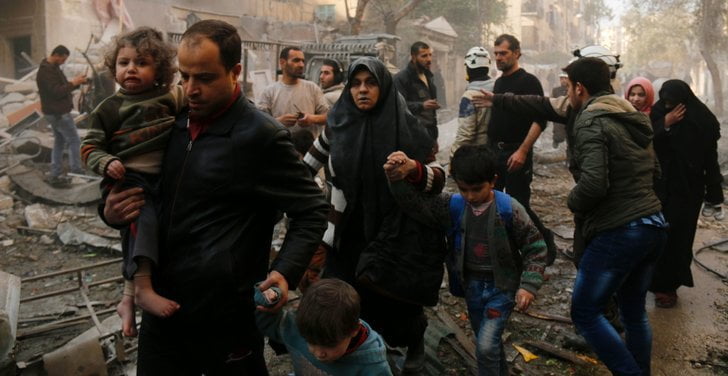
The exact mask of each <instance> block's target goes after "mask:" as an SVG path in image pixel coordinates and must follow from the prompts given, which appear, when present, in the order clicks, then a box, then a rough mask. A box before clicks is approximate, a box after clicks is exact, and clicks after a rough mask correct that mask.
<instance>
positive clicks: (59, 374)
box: [43, 337, 108, 376]
mask: <svg viewBox="0 0 728 376" xmlns="http://www.w3.org/2000/svg"><path fill="white" fill-rule="evenodd" d="M43 366H44V368H45V370H46V372H48V376H106V375H108V371H107V369H106V361H105V359H104V352H103V349H102V348H101V344H100V343H99V339H98V337H95V338H89V339H86V340H85V341H81V342H78V343H72V344H71V343H69V344H67V345H65V346H63V347H61V348H59V349H57V350H55V351H53V352H51V353H48V354H45V355H43Z"/></svg>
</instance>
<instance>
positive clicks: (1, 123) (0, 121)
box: [0, 114, 10, 129]
mask: <svg viewBox="0 0 728 376" xmlns="http://www.w3.org/2000/svg"><path fill="white" fill-rule="evenodd" d="M9 125H10V122H9V121H8V117H7V116H5V114H0V129H3V128H7V127H8V126H9Z"/></svg>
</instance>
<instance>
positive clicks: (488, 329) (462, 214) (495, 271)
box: [384, 145, 546, 375]
mask: <svg viewBox="0 0 728 376" xmlns="http://www.w3.org/2000/svg"><path fill="white" fill-rule="evenodd" d="M417 168H418V166H417V162H416V161H414V160H412V159H409V158H408V157H407V156H406V155H405V154H404V153H402V152H394V153H392V154H391V155H390V156H389V158H388V160H387V163H385V165H384V170H385V173H386V174H387V177H388V178H389V180H390V190H391V192H392V195H393V196H394V197H395V199H396V200H397V202H398V203H399V205H400V206H401V207H402V208H403V210H405V211H406V212H407V213H409V214H410V215H411V216H412V218H415V219H416V220H420V221H423V222H424V223H425V224H428V225H430V226H433V227H439V228H441V229H442V230H444V231H447V233H448V238H449V247H450V252H449V254H448V258H447V266H448V274H449V277H450V280H449V282H450V291H451V292H452V293H453V295H455V296H460V297H465V301H466V303H467V307H468V313H469V316H470V324H471V325H472V328H473V332H474V333H475V335H476V345H477V346H476V347H477V354H476V355H477V360H478V374H479V375H507V374H508V365H507V362H506V359H505V353H504V351H503V341H502V340H501V335H502V334H503V330H504V328H505V325H506V322H507V321H508V317H509V316H510V314H511V312H512V311H513V308H514V307H515V308H516V309H518V310H521V311H523V310H526V309H528V306H529V305H530V304H531V302H532V301H533V300H534V298H535V294H536V291H538V289H539V288H540V287H541V284H542V282H543V272H544V268H545V266H546V243H545V242H544V240H543V238H542V237H541V234H540V233H539V232H538V229H537V228H536V227H535V226H534V225H533V223H532V222H531V219H530V217H529V216H528V213H526V210H525V209H524V208H523V206H522V205H521V204H520V203H518V201H516V200H515V199H513V198H511V197H510V196H508V195H507V194H505V193H503V192H500V191H496V190H494V189H493V187H494V186H495V182H496V179H497V178H498V176H497V175H496V173H495V171H496V166H495V158H494V156H493V154H492V153H491V152H490V150H488V148H487V147H486V146H484V145H480V146H476V145H463V146H461V147H460V148H458V150H457V151H456V152H455V154H454V155H453V158H452V161H451V163H450V174H451V175H452V177H453V179H455V182H456V183H457V186H458V189H459V190H460V194H451V193H441V194H439V195H432V194H425V193H422V192H419V191H417V190H416V189H414V187H413V186H412V185H411V184H410V183H408V182H407V179H406V177H407V176H408V175H409V174H410V173H409V171H416V169H417Z"/></svg>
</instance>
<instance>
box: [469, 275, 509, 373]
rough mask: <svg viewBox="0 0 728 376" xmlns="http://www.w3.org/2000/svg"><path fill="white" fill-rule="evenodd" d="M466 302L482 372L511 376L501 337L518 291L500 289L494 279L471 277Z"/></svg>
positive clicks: (479, 367)
mask: <svg viewBox="0 0 728 376" xmlns="http://www.w3.org/2000/svg"><path fill="white" fill-rule="evenodd" d="M465 302H466V303H467V305H468V314H469V316H470V325H472V327H473V332H474V333H475V337H476V357H477V358H478V375H480V376H507V375H508V363H507V361H506V354H505V351H504V350H503V341H502V339H501V336H502V335H503V329H505V327H506V322H507V321H508V317H510V315H511V312H512V311H513V307H514V305H515V299H514V294H513V293H509V292H507V291H502V290H499V289H498V288H496V287H495V282H494V281H481V280H469V281H468V282H467V289H466V290H465Z"/></svg>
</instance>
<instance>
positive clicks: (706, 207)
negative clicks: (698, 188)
mask: <svg viewBox="0 0 728 376" xmlns="http://www.w3.org/2000/svg"><path fill="white" fill-rule="evenodd" d="M716 207H717V208H720V206H718V205H713V204H709V203H707V202H706V203H705V204H703V211H702V212H701V214H702V215H703V217H712V216H714V215H715V212H716Z"/></svg>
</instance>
